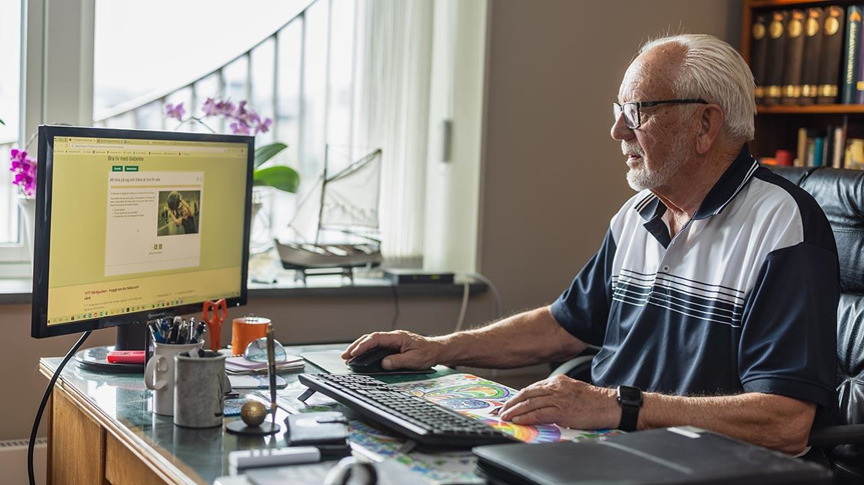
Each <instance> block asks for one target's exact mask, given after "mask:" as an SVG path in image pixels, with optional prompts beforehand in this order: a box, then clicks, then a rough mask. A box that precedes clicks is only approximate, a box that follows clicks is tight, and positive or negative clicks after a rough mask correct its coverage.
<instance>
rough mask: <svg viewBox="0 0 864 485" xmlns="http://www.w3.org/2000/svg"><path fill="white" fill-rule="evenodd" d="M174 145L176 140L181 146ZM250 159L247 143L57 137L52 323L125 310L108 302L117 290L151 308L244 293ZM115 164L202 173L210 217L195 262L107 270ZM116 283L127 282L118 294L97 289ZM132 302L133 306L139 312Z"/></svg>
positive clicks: (139, 169)
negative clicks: (195, 264)
mask: <svg viewBox="0 0 864 485" xmlns="http://www.w3.org/2000/svg"><path fill="white" fill-rule="evenodd" d="M171 147H177V152H172V151H171V150H172V148H171ZM109 157H110V159H109ZM247 159H248V150H247V146H246V145H245V144H242V143H214V142H190V141H165V140H142V139H105V138H101V139H95V138H79V137H55V143H54V160H53V193H52V200H51V247H50V253H49V254H50V268H49V290H48V294H49V295H48V296H49V298H48V301H49V302H51V303H50V306H49V308H48V309H47V311H48V320H49V324H55V323H64V322H68V321H75V320H79V319H81V318H90V317H92V316H94V313H95V316H99V312H110V313H107V314H116V313H126V312H127V311H126V308H127V306H126V305H114V304H113V303H112V304H111V305H109V302H115V300H116V295H117V294H118V293H119V294H123V295H125V297H126V298H127V299H128V301H129V302H131V301H140V302H141V303H142V305H151V307H154V308H155V307H158V306H160V305H161V306H167V304H171V303H172V302H175V301H178V300H181V299H182V300H184V301H185V302H194V301H203V300H204V299H209V298H210V297H212V296H213V295H226V294H229V293H231V294H233V293H232V292H233V291H236V295H239V293H240V291H239V290H240V284H241V282H240V270H241V266H242V264H241V263H242V261H241V260H242V257H243V237H242V234H243V222H244V210H245V195H246V194H245V181H246V166H247V165H246V164H247ZM118 166H122V167H123V170H124V171H134V170H137V173H139V174H141V175H142V176H146V173H147V172H171V171H178V172H201V173H203V174H204V188H203V190H204V192H205V193H206V196H207V197H206V204H207V207H206V210H207V211H208V214H209V216H208V217H206V218H202V219H201V222H200V227H199V233H200V236H201V238H200V239H201V249H200V255H201V257H200V265H199V266H198V267H194V268H185V269H183V270H180V271H178V270H162V271H150V272H141V273H137V274H134V275H129V274H124V275H118V276H113V277H106V276H105V275H104V274H105V260H104V255H105V245H106V236H107V235H106V225H107V224H106V222H107V216H108V215H107V214H108V211H107V204H108V190H109V184H108V176H109V174H110V173H111V172H112V167H114V169H115V170H116V169H117V167H118ZM213 214H215V216H213ZM174 237H176V236H174ZM136 285H137V288H136V289H131V288H134V287H136ZM111 288H115V289H116V288H130V289H126V290H123V291H115V292H114V293H113V294H114V296H110V295H112V293H110V292H101V291H100V290H103V289H104V290H108V289H111ZM232 288H234V289H236V290H231V289H232ZM190 291H191V293H190ZM85 292H89V296H90V298H89V299H85V298H86V296H85ZM94 292H98V295H101V296H99V297H97V293H94ZM136 292H137V293H136ZM105 295H109V297H105V298H107V299H105V301H104V302H103V304H101V305H100V304H97V303H98V302H99V300H102V299H103V297H104V296H105ZM160 295H161V296H164V297H165V298H166V299H164V300H163V299H161V297H160ZM55 297H56V300H55ZM94 298H95V299H94ZM115 303H116V302H115ZM131 306H133V305H129V307H130V310H128V311H136V310H132V309H131ZM109 307H110V308H109ZM115 307H116V308H115ZM121 307H122V311H118V309H121ZM85 308H86V309H88V311H85ZM85 315H86V316H85Z"/></svg>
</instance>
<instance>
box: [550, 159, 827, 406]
mask: <svg viewBox="0 0 864 485" xmlns="http://www.w3.org/2000/svg"><path fill="white" fill-rule="evenodd" d="M665 212H666V206H665V205H664V204H663V203H662V202H660V200H659V199H658V198H657V197H656V196H655V195H654V194H652V193H651V192H650V191H642V192H640V193H639V194H637V195H636V196H634V197H633V198H632V199H630V201H628V202H627V203H626V204H625V205H624V207H623V208H622V209H621V210H620V211H619V212H618V214H617V215H615V217H614V218H613V219H612V222H611V224H610V227H609V231H608V232H607V234H606V238H605V240H604V241H603V246H602V247H601V248H600V250H599V251H598V252H597V254H595V255H594V257H593V258H592V259H591V261H589V262H588V264H587V265H586V266H585V267H584V268H583V269H582V271H580V272H579V274H578V275H577V276H576V278H575V279H574V280H573V283H572V284H571V286H570V288H569V289H567V290H566V291H565V292H564V293H563V294H562V295H561V297H560V298H559V299H558V300H557V301H556V302H555V303H553V304H552V307H551V310H552V314H553V316H554V317H555V319H556V320H557V321H558V322H559V324H560V325H561V326H562V327H564V328H565V329H566V330H567V331H568V332H570V333H571V334H572V335H574V336H576V337H577V338H579V339H580V340H582V341H584V342H587V343H590V344H593V345H602V349H601V350H600V352H599V353H598V354H597V356H595V358H594V362H593V367H592V379H593V381H594V383H595V384H596V385H600V386H606V387H613V386H618V385H632V386H637V387H639V388H641V389H643V390H648V391H657V392H663V393H671V394H678V395H690V396H694V395H728V394H738V393H741V392H763V393H772V394H780V395H784V396H789V397H793V398H796V399H801V400H805V401H810V402H815V403H817V404H820V405H821V406H831V405H832V403H833V402H834V381H835V375H836V354H835V345H836V323H837V302H838V298H839V292H840V282H839V264H838V261H837V248H836V244H835V242H834V235H833V233H832V232H831V228H830V226H829V224H828V220H827V219H826V218H825V214H824V213H823V212H822V210H821V208H820V207H819V205H818V204H817V203H816V201H815V200H814V199H813V198H812V197H811V196H810V195H809V194H807V193H806V192H805V191H804V190H802V189H800V188H798V187H797V186H795V185H794V184H792V183H791V182H789V181H787V180H786V179H784V178H782V177H780V176H778V175H776V174H774V173H772V172H771V171H770V170H768V169H766V168H764V167H760V166H759V164H758V163H757V162H756V161H755V160H754V159H753V158H752V157H751V156H750V153H749V150H748V149H747V146H746V145H745V147H744V148H743V149H742V150H741V153H740V154H739V155H738V157H737V158H736V159H735V161H734V162H733V163H732V165H731V166H730V167H729V168H728V169H727V171H726V172H725V173H724V174H723V176H722V177H721V178H720V180H718V181H717V184H716V185H715V186H714V187H713V188H712V189H711V191H710V192H709V193H708V195H707V197H706V198H705V200H704V201H703V202H702V205H701V207H700V208H699V210H698V211H697V212H696V214H695V216H694V217H693V219H692V220H691V221H690V222H689V223H688V224H687V225H685V226H684V228H682V229H681V231H680V232H679V233H678V234H677V235H676V236H675V237H674V238H671V239H670V236H669V229H668V227H667V226H666V224H665V223H664V222H663V220H662V216H663V214H664V213H665ZM835 407H836V406H835Z"/></svg>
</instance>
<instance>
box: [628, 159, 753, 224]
mask: <svg viewBox="0 0 864 485" xmlns="http://www.w3.org/2000/svg"><path fill="white" fill-rule="evenodd" d="M757 168H759V164H758V163H757V162H756V160H755V159H754V158H753V157H752V156H751V155H750V149H749V148H748V147H747V144H746V143H745V144H744V146H743V147H742V148H741V151H740V152H739V153H738V156H737V157H735V160H734V161H733V162H732V164H731V165H729V168H727V169H726V172H724V173H723V175H722V176H721V177H720V179H719V180H717V183H716V184H714V187H712V188H711V190H710V191H709V192H708V195H707V196H705V200H703V201H702V205H701V206H699V210H697V211H696V214H695V215H694V216H693V219H694V220H700V219H707V218H709V217H711V216H715V215H717V214H719V213H720V212H722V211H723V209H724V208H725V207H726V206H727V205H729V203H730V202H732V199H734V198H735V196H736V195H738V192H740V191H741V189H742V188H744V186H745V185H747V182H749V181H750V179H751V178H753V174H754V173H756V169H757ZM634 209H635V210H636V212H638V213H639V215H640V216H642V219H644V220H646V221H650V220H652V219H654V218H657V217H660V216H662V215H663V213H665V212H666V206H665V205H663V203H661V202H660V199H658V198H657V196H656V195H654V194H653V193H648V194H647V195H646V196H645V198H643V199H642V200H641V201H639V203H637V204H636V206H635V207H634Z"/></svg>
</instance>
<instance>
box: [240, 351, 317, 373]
mask: <svg viewBox="0 0 864 485" xmlns="http://www.w3.org/2000/svg"><path fill="white" fill-rule="evenodd" d="M304 366H305V364H304V363H303V359H302V358H301V357H299V356H296V355H289V356H287V359H286V360H284V361H282V362H276V370H277V371H289V370H300V369H302V368H303V367H304ZM225 372H226V373H228V374H229V375H230V374H233V375H242V374H266V373H267V363H266V362H255V361H252V360H248V359H246V358H245V357H242V356H239V357H228V358H227V359H225Z"/></svg>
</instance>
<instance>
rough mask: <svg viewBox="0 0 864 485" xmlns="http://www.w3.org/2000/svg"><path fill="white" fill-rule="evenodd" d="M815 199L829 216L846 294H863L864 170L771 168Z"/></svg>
mask: <svg viewBox="0 0 864 485" xmlns="http://www.w3.org/2000/svg"><path fill="white" fill-rule="evenodd" d="M771 171H773V172H774V173H776V174H777V175H780V176H782V177H784V178H786V179H787V180H789V181H791V182H793V183H795V184H797V185H799V186H800V187H801V188H802V189H804V190H806V191H807V192H809V193H810V195H812V196H813V198H814V199H816V202H818V203H819V206H820V207H822V211H824V212H825V215H826V216H827V217H828V222H829V223H830V224H831V229H833V231H834V239H835V240H836V241H837V255H838V258H839V259H840V284H841V285H842V288H843V291H844V292H854V293H864V170H845V169H836V168H827V167H820V168H813V167H809V168H805V167H771Z"/></svg>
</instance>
